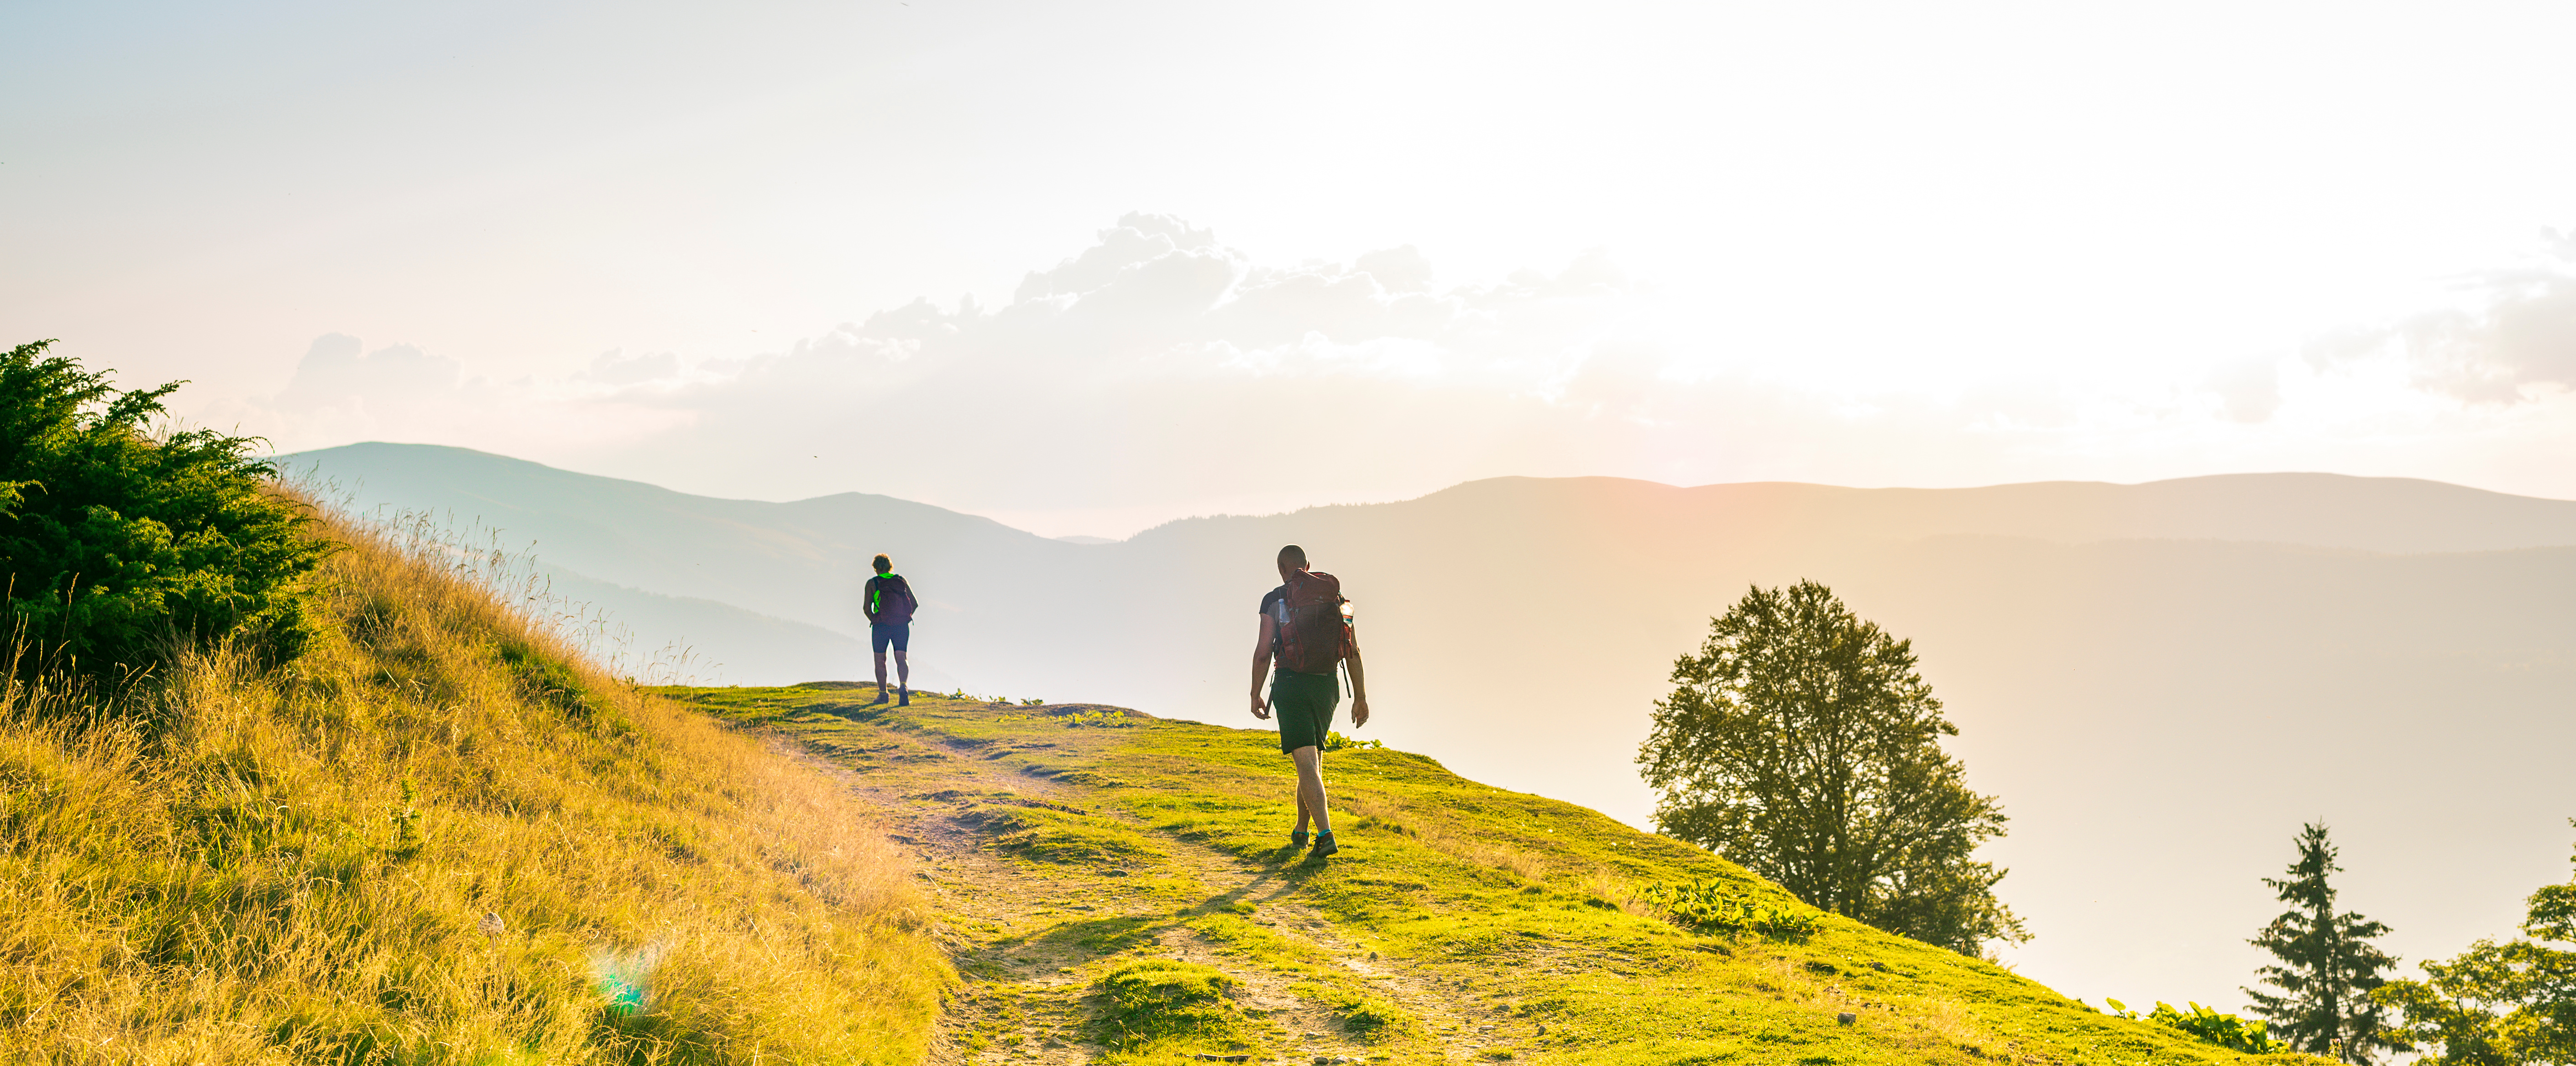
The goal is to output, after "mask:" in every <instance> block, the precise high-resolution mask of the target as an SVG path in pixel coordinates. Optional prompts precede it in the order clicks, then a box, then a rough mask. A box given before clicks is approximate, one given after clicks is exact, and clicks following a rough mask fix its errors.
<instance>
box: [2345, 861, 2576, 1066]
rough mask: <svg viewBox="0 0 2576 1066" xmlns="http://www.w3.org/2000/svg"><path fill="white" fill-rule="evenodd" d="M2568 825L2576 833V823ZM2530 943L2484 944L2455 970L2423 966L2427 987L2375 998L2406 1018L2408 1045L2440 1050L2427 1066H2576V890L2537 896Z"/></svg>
mask: <svg viewBox="0 0 2576 1066" xmlns="http://www.w3.org/2000/svg"><path fill="white" fill-rule="evenodd" d="M2569 824H2571V825H2576V819H2570V820H2569ZM2528 906H2529V910H2528V912H2527V913H2526V915H2525V917H2524V920H2523V923H2522V932H2523V935H2524V936H2527V937H2530V938H2531V939H2529V940H2515V941H2511V942H2509V943H2504V944H2498V943H2496V942H2495V941H2492V940H2480V941H2478V942H2477V943H2475V944H2472V945H2470V946H2469V950H2467V951H2466V952H2463V953H2461V954H2460V956H2459V957H2458V958H2455V959H2452V960H2451V961H2449V962H2428V963H2425V964H2424V980H2421V981H2390V982H2388V983H2387V984H2385V985H2381V986H2380V987H2379V990H2378V991H2376V992H2373V993H2371V999H2372V1000H2374V1001H2376V1002H2378V1003H2379V1004H2381V1005H2383V1006H2389V1007H2395V1008H2397V1009H2399V1010H2401V1011H2404V1012H2405V1014H2406V1024H2405V1026H2404V1029H2403V1033H2404V1037H2405V1039H2406V1040H2407V1041H2409V1042H2410V1043H2412V1044H2414V1045H2415V1046H2418V1047H2425V1048H2434V1047H2438V1048H2440V1049H2441V1050H2440V1051H2438V1052H2435V1053H2432V1054H2427V1055H2425V1056H2424V1057H2423V1058H2420V1059H2417V1060H2416V1061H2417V1062H2419V1063H2423V1064H2425V1066H2505V1064H2508V1063H2510V1064H2520V1063H2537V1062H2548V1063H2576V951H2567V950H2563V949H2560V948H2553V947H2549V946H2547V945H2546V944H2544V943H2540V942H2542V941H2546V942H2553V943H2560V944H2567V943H2576V883H2571V884H2563V885H2546V886H2543V887H2542V888H2541V889H2540V891H2538V892H2534V893H2532V894H2531V898H2530V900H2529V904H2528Z"/></svg>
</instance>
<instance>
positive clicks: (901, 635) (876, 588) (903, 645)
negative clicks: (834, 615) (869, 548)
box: [859, 555, 921, 707]
mask: <svg viewBox="0 0 2576 1066" xmlns="http://www.w3.org/2000/svg"><path fill="white" fill-rule="evenodd" d="M869 565H871V566H874V567H875V568H876V571H877V576H875V577H872V578H869V579H868V586H867V588H866V589H865V590H864V591H862V592H861V593H860V595H861V596H863V597H864V599H863V600H862V601H861V603H860V605H859V607H860V609H861V610H863V611H866V612H867V615H868V646H869V647H870V648H871V649H873V650H875V652H876V655H877V698H876V699H874V700H871V701H869V706H875V705H876V704H879V703H884V702H885V701H886V669H885V659H886V648H888V647H892V648H893V649H894V671H895V684H896V685H897V686H898V688H897V691H898V692H899V693H900V694H901V695H902V700H901V703H900V704H899V705H900V706H904V707H910V706H912V612H913V611H914V610H916V609H918V608H919V607H920V606H921V601H919V600H916V599H914V598H913V596H912V582H909V581H906V580H904V579H903V575H901V574H897V573H895V572H894V560H892V559H888V558H886V557H885V556H883V555H879V556H877V557H876V558H875V559H874V560H871V561H870V563H869Z"/></svg>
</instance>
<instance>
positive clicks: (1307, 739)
mask: <svg viewBox="0 0 2576 1066" xmlns="http://www.w3.org/2000/svg"><path fill="white" fill-rule="evenodd" d="M1341 702H1342V679H1341V677H1340V676H1339V675H1335V674H1292V673H1289V672H1288V671H1286V670H1281V671H1279V672H1278V673H1275V674H1272V675H1271V676H1270V717H1272V718H1274V719H1277V720H1278V722H1279V750H1280V751H1283V752H1294V751H1296V750H1297V749H1299V748H1314V749H1317V750H1322V748H1323V747H1324V737H1325V736H1326V735H1328V734H1330V733H1331V732H1332V731H1333V707H1334V706H1335V705H1337V704H1339V703H1341Z"/></svg>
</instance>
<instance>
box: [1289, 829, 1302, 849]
mask: <svg viewBox="0 0 2576 1066" xmlns="http://www.w3.org/2000/svg"><path fill="white" fill-rule="evenodd" d="M1288 846H1289V847H1292V848H1303V847H1305V846H1306V831H1305V830H1303V829H1298V830H1292V831H1290V832H1289V834H1288Z"/></svg>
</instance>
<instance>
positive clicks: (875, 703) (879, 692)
mask: <svg viewBox="0 0 2576 1066" xmlns="http://www.w3.org/2000/svg"><path fill="white" fill-rule="evenodd" d="M885 701H886V693H885V690H884V689H878V690H877V698H875V699H872V700H869V701H868V706H870V707H875V706H878V705H880V704H883V703H884V702H885Z"/></svg>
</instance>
